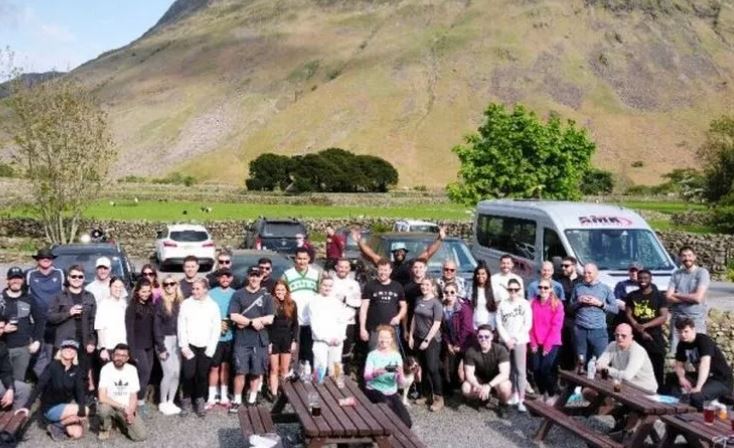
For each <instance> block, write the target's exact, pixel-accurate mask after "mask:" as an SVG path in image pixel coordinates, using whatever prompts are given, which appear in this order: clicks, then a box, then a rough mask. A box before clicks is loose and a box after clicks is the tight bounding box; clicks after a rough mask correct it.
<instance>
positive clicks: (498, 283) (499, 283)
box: [490, 254, 525, 303]
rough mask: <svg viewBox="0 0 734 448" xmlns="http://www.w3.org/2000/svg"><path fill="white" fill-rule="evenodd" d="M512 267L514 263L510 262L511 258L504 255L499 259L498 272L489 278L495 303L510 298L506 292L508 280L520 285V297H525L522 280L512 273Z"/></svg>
mask: <svg viewBox="0 0 734 448" xmlns="http://www.w3.org/2000/svg"><path fill="white" fill-rule="evenodd" d="M514 267H515V263H514V262H513V261H512V256H511V255H509V254H504V255H502V256H501V257H500V271H499V272H497V273H495V274H492V277H490V282H491V284H492V293H493V294H494V300H495V301H496V302H497V303H499V302H501V301H503V300H506V299H509V298H510V293H509V292H507V283H508V282H509V281H510V279H515V280H517V282H518V283H520V295H521V296H523V297H524V296H525V292H524V286H523V285H524V283H523V280H522V278H521V277H520V276H519V275H517V274H515V273H513V272H512V269H513V268H514Z"/></svg>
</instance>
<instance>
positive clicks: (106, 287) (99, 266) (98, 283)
mask: <svg viewBox="0 0 734 448" xmlns="http://www.w3.org/2000/svg"><path fill="white" fill-rule="evenodd" d="M94 266H95V271H94V273H95V276H94V280H92V281H91V282H90V283H89V284H88V285H87V286H86V287H85V288H84V289H86V290H87V291H89V292H91V293H92V295H93V296H94V298H95V300H96V301H97V305H99V302H101V301H102V300H103V299H106V298H107V297H109V296H110V273H111V272H112V262H111V261H110V259H109V258H107V257H99V258H97V262H96V263H95V264H94ZM125 296H127V293H125Z"/></svg>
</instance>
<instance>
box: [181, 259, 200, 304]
mask: <svg viewBox="0 0 734 448" xmlns="http://www.w3.org/2000/svg"><path fill="white" fill-rule="evenodd" d="M183 271H184V278H183V279H182V280H181V281H180V282H179V287H180V288H181V294H183V298H184V299H188V298H189V297H191V293H192V289H194V282H195V281H196V275H197V274H198V273H199V259H198V258H196V257H195V256H193V255H189V256H187V257H186V258H184V262H183Z"/></svg>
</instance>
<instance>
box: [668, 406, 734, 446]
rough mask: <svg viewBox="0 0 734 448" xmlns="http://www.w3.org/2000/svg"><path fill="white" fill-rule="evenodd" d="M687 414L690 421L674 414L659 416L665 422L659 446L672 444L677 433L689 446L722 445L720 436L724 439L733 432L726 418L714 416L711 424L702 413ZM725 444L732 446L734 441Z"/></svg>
mask: <svg viewBox="0 0 734 448" xmlns="http://www.w3.org/2000/svg"><path fill="white" fill-rule="evenodd" d="M688 415H690V419H691V420H690V421H684V420H681V419H680V418H678V417H676V416H674V415H666V416H663V417H662V418H661V420H662V421H663V423H665V435H664V436H663V439H662V440H661V441H660V444H659V445H658V446H659V447H660V448H668V447H672V446H674V444H675V439H676V438H677V437H678V436H679V435H681V436H683V438H685V439H686V443H687V446H689V447H695V448H697V447H712V448H713V447H716V446H722V447H723V446H725V445H724V444H723V443H722V442H721V440H722V438H723V439H726V438H728V437H729V436H731V435H732V434H734V431H732V430H731V424H730V423H729V420H728V419H727V420H726V421H721V420H719V418H718V417H716V418H715V419H714V424H713V425H707V424H706V423H705V422H704V419H703V414H702V413H700V412H696V413H691V414H688ZM729 417H731V416H729ZM726 446H734V443H732V442H729V443H727V444H726Z"/></svg>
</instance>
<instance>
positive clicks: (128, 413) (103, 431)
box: [97, 344, 147, 442]
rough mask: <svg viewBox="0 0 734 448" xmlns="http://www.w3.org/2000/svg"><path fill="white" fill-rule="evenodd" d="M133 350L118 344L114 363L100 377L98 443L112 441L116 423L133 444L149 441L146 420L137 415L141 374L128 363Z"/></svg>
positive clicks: (108, 365)
mask: <svg viewBox="0 0 734 448" xmlns="http://www.w3.org/2000/svg"><path fill="white" fill-rule="evenodd" d="M129 360H130V348H129V347H128V346H127V345H126V344H117V345H116V346H115V349H114V350H113V352H112V362H108V363H107V364H105V366H104V367H102V371H101V373H100V375H99V406H98V407H97V416H99V420H100V425H99V436H98V437H99V440H107V439H109V438H110V430H111V429H112V422H113V421H114V422H115V423H116V424H117V426H118V427H119V428H120V431H122V432H123V433H125V434H126V435H127V436H128V437H129V438H130V440H132V441H133V442H141V441H143V440H145V439H146V437H147V435H146V430H145V425H144V424H143V420H142V419H141V418H140V415H139V414H138V412H137V408H138V391H139V390H140V382H139V381H138V370H137V369H136V368H135V366H133V365H131V364H129V363H128V361H129Z"/></svg>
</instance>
